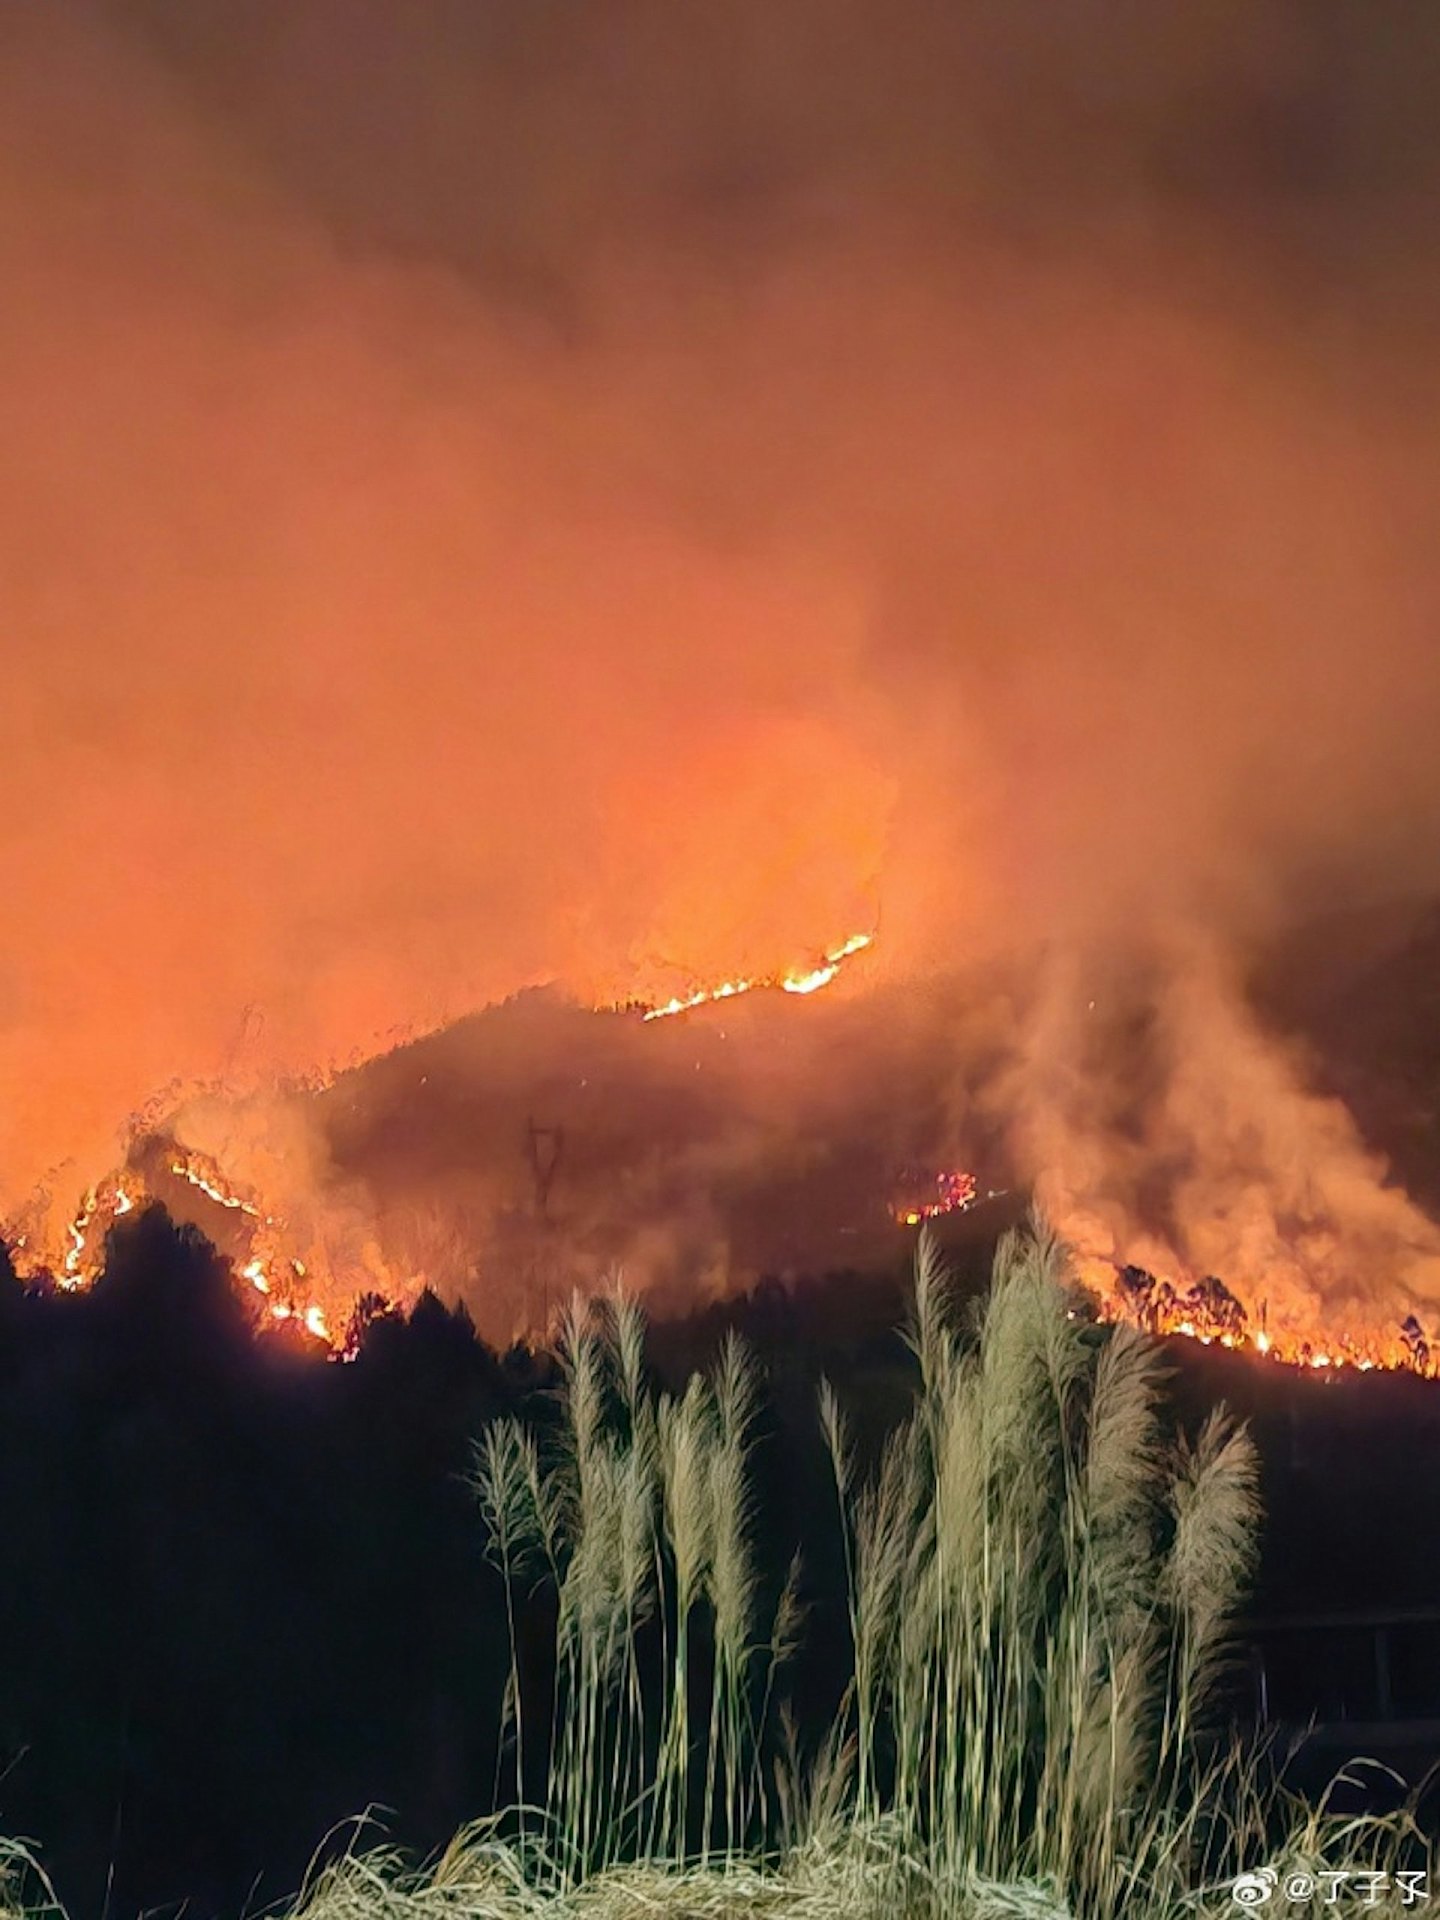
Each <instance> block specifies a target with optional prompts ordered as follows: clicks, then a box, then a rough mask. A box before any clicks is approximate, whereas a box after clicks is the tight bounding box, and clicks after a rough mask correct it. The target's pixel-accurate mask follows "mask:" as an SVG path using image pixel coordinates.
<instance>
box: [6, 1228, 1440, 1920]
mask: <svg viewBox="0 0 1440 1920" xmlns="http://www.w3.org/2000/svg"><path fill="white" fill-rule="evenodd" d="M908 1336H909V1342H910V1346H911V1348H912V1351H913V1355H914V1360H915V1368H916V1375H917V1387H916V1392H915V1396H914V1402H913V1406H912V1407H911V1409H910V1412H909V1414H908V1416H907V1417H906V1418H905V1419H904V1420H903V1421H902V1422H901V1423H900V1424H899V1425H898V1426H897V1427H896V1428H895V1429H894V1430H892V1431H891V1432H889V1433H888V1434H886V1435H885V1436H884V1437H883V1440H882V1441H881V1442H880V1443H879V1444H878V1445H871V1446H868V1447H866V1446H862V1445H861V1444H860V1443H859V1442H858V1441H857V1439H856V1437H855V1435H854V1434H853V1432H852V1427H851V1421H850V1419H849V1418H848V1416H847V1411H846V1409H845V1408H844V1407H843V1406H842V1405H841V1403H840V1400H839V1398H838V1396H837V1395H836V1394H835V1393H833V1392H832V1391H831V1390H830V1389H829V1388H828V1387H822V1389H821V1393H820V1398H819V1406H818V1410H817V1414H818V1421H819V1427H820V1431H821V1432H822V1433H823V1436H824V1441H825V1445H826V1449H827V1451H828V1457H829V1462H830V1468H831V1482H832V1512H831V1514H830V1516H829V1523H830V1525H831V1526H832V1527H833V1528H834V1530H835V1533H836V1537H837V1538H838V1539H839V1541H840V1542H841V1544H842V1548H843V1559H844V1566H845V1574H846V1578H845V1605H846V1612H847V1622H846V1625H847V1627H848V1633H847V1636H846V1649H847V1654H846V1675H845V1680H844V1684H843V1687H842V1688H841V1689H840V1690H839V1692H838V1693H837V1695H836V1697H835V1698H834V1699H833V1700H832V1701H831V1703H830V1706H831V1709H832V1710H831V1711H830V1713H829V1719H828V1727H827V1728H826V1730H825V1731H824V1733H823V1734H822V1735H821V1736H820V1737H818V1738H817V1737H815V1735H814V1734H813V1732H812V1733H811V1734H809V1735H808V1736H807V1735H805V1734H802V1732H801V1728H802V1727H806V1728H813V1727H814V1726H815V1725H816V1721H817V1716H816V1714H815V1712H814V1709H813V1702H810V1703H807V1704H805V1705H804V1706H803V1709H802V1707H801V1706H799V1705H797V1703H796V1702H795V1701H794V1700H792V1697H791V1695H792V1682H793V1681H794V1678H795V1675H796V1671H797V1658H796V1656H797V1654H798V1653H799V1651H800V1650H801V1648H802V1647H803V1646H804V1644H805V1642H806V1640H807V1637H808V1636H809V1635H810V1634H811V1633H812V1631H813V1630H814V1628H815V1621H814V1619H813V1617H812V1616H811V1614H810V1613H809V1611H808V1603H809V1599H810V1589H809V1586H808V1583H807V1575H806V1569H805V1568H804V1567H803V1566H802V1565H801V1564H800V1563H799V1561H798V1560H797V1561H794V1562H791V1564H790V1565H789V1566H788V1568H787V1567H785V1566H783V1565H781V1566H778V1567H777V1566H772V1565H770V1564H768V1562H769V1560H770V1559H772V1558H773V1552H771V1551H770V1550H767V1548H766V1547H765V1546H764V1544H763V1541H764V1538H765V1534H764V1528H763V1524H762V1520H763V1516H761V1515H760V1514H759V1512H758V1511H757V1492H756V1488H757V1474H756V1450H757V1446H758V1445H759V1444H760V1434H761V1431H762V1426H763V1403H762V1391H761V1381H760V1378H759V1373H758V1370H757V1367H756V1364H755V1362H754V1360H753V1359H752V1357H751V1355H750V1353H749V1352H748V1350H747V1349H746V1347H745V1346H744V1345H743V1343H741V1342H740V1341H739V1340H738V1339H736V1338H733V1337H732V1338H730V1339H729V1340H728V1341H727V1342H726V1344H725V1345H724V1347H723V1349H722V1351H721V1354H720V1357H719V1360H718V1363H717V1365H716V1366H715V1368H714V1370H713V1372H712V1373H711V1374H710V1375H709V1376H708V1377H700V1376H696V1377H694V1378H692V1379H691V1380H690V1381H689V1383H688V1386H687V1387H686V1388H685V1390H684V1391H683V1392H677V1393H665V1392H661V1391H659V1390H657V1388H656V1387H655V1385H654V1383H653V1381H652V1378H651V1375H650V1372H649V1370H648V1368H647V1365H646V1357H645V1328H644V1324H643V1320H642V1316H641V1314H640V1311H639V1309H638V1308H637V1307H636V1305H635V1304H634V1303H633V1302H631V1301H628V1300H625V1299H623V1298H619V1297H617V1298H613V1299H610V1300H608V1301H606V1302H604V1303H603V1304H602V1305H600V1306H598V1307H586V1306H584V1305H581V1304H578V1303H577V1304H576V1305H575V1306H574V1307H573V1308H572V1311H571V1313H570V1315H569V1318H568V1320H567V1322H566V1325H565V1327H564V1330H563V1337H562V1340H561V1360H562V1369H563V1376H562V1377H563V1385H562V1389H561V1391H560V1393H559V1395H558V1403H557V1406H556V1409H555V1412H556V1416H557V1417H556V1419H555V1421H554V1422H553V1423H552V1424H551V1425H550V1426H548V1427H547V1426H546V1425H545V1423H543V1422H539V1423H532V1422H529V1421H526V1420H522V1419H519V1418H511V1417H505V1418H499V1419H496V1420H493V1421H491V1422H490V1423H489V1424H488V1426H487V1427H486V1428H485V1431H484V1434H483V1438H482V1439H481V1441H480V1443H479V1445H478V1448H477V1451H476V1455H475V1465H474V1483H475V1489H476V1492H477V1494H478V1496H479V1500H480V1504H481V1508H482V1511H483V1514H484V1519H485V1524H486V1528H487V1539H488V1546H489V1553H490V1556H491V1558H492V1560H493V1562H494V1565H495V1567H496V1569H497V1572H498V1575H499V1578H500V1582H501V1585H502V1587H503V1593H504V1617H505V1619H506V1622H507V1626H508V1669H509V1680H508V1684H507V1686H506V1688H505V1695H504V1720H505V1727H504V1738H503V1740H502V1742H501V1745H500V1750H499V1762H498V1769H499V1777H498V1778H497V1782H496V1795H495V1804H496V1805H500V1806H507V1807H508V1808H509V1811H508V1812H507V1813H505V1814H504V1815H503V1816H501V1817H498V1818H493V1819H490V1820H487V1821H486V1822H485V1823H483V1824H482V1825H478V1826H475V1827H473V1828H471V1829H469V1830H467V1831H466V1832H464V1833H462V1834H461V1835H460V1836H459V1837H458V1838H457V1839H456V1840H455V1841H454V1842H453V1843H452V1845H451V1846H450V1847H449V1849H448V1850H447V1851H446V1852H445V1853H444V1855H443V1856H442V1857H441V1858H440V1859H438V1860H437V1861H434V1862H432V1863H431V1864H429V1865H428V1866H427V1867H425V1868H424V1869H415V1868H413V1867H411V1866H408V1865H407V1864H406V1863H405V1861H404V1860H403V1859H402V1858H401V1857H400V1855H399V1854H398V1853H396V1852H390V1851H387V1850H385V1849H384V1848H380V1849H376V1850H370V1851H366V1850H365V1849H364V1848H363V1847H360V1846H357V1847H355V1848H353V1849H352V1850H351V1851H349V1852H348V1853H346V1854H345V1855H344V1857H343V1858H341V1859H339V1860H333V1859H332V1860H330V1861H329V1862H328V1863H326V1864H321V1865H317V1867H316V1869H315V1871H314V1872H313V1873H312V1875H311V1877H310V1880H309V1882H308V1884H307V1885H306V1887H305V1888H304V1889H303V1891H302V1893H301V1895H300V1896H299V1899H298V1902H297V1903H296V1904H295V1906H294V1909H293V1911H294V1913H295V1914H296V1916H297V1920H298V1916H301V1915H303V1916H305V1920H352V1917H353V1920H369V1916H379V1915H392V1914H393V1915H395V1916H397V1920H398V1917H399V1916H402V1915H403V1916H414V1917H415V1920H419V1917H420V1916H422V1915H427V1914H430V1913H435V1914H437V1915H438V1914H445V1915H455V1916H462V1915H468V1916H477V1917H478V1916H480V1915H493V1916H495V1920H509V1917H510V1916H514V1917H515V1920H520V1916H522V1915H529V1914H535V1915H537V1916H538V1915H541V1914H544V1915H546V1916H551V1917H552V1920H559V1916H564V1915H569V1914H574V1915H576V1916H582V1915H596V1916H610V1915H615V1916H621V1915H632V1914H633V1915H635V1916H636V1917H637V1920H638V1917H639V1916H640V1915H642V1914H655V1913H660V1914H687V1915H694V1916H697V1920H698V1917H699V1916H702V1915H709V1914H714V1915H717V1916H718V1915H730V1914H738V1913H750V1912H757V1913H762V1914H776V1915H779V1914H782V1913H783V1914H784V1915H786V1916H787V1917H788V1916H792V1915H793V1916H795V1917H796V1920H801V1916H806V1915H810V1914H814V1915H815V1916H817V1920H818V1917H819V1916H826V1917H827V1920H828V1916H831V1915H835V1916H839V1915H850V1914H859V1915H867V1914H875V1915H877V1916H878V1915H880V1914H882V1913H883V1914H884V1915H885V1916H886V1920H896V1917H897V1916H916V1917H917V1920H918V1917H921V1916H923V1917H925V1920H928V1917H929V1916H932V1915H933V1916H936V1920H940V1917H941V1916H955V1920H982V1917H984V1916H1001V1915H1006V1916H1020V1915H1032V1916H1042V1915H1045V1916H1056V1915H1062V1914H1063V1915H1073V1916H1075V1920H1092V1917H1093V1920H1099V1917H1100V1916H1108V1915H1112V1914H1114V1915H1126V1916H1134V1920H1161V1917H1162V1916H1164V1917H1166V1920H1168V1917H1169V1916H1175V1915H1179V1914H1182V1913H1205V1912H1216V1913H1219V1912H1229V1911H1233V1910H1234V1907H1233V1901H1232V1895H1231V1887H1232V1884H1233V1879H1234V1876H1235V1875H1236V1874H1237V1873H1238V1872H1241V1871H1244V1870H1253V1869H1256V1868H1258V1867H1261V1866H1265V1865H1268V1864H1272V1863H1273V1864H1275V1865H1277V1866H1279V1867H1280V1868H1282V1870H1284V1871H1287V1872H1296V1871H1301V1872H1309V1873H1310V1874H1311V1875H1312V1877H1313V1880H1314V1894H1313V1899H1311V1900H1309V1901H1305V1902H1302V1901H1298V1900H1294V1899H1288V1898H1287V1899H1285V1900H1283V1901H1282V1902H1281V1904H1283V1905H1284V1907H1285V1910H1286V1911H1287V1912H1291V1913H1303V1912H1305V1911H1307V1910H1309V1909H1313V1911H1315V1912H1317V1913H1318V1912H1319V1911H1321V1910H1322V1908H1327V1907H1333V1905H1334V1904H1335V1903H1334V1901H1333V1900H1332V1901H1328V1902H1327V1899H1326V1894H1327V1891H1329V1890H1330V1888H1332V1887H1333V1883H1329V1887H1327V1883H1325V1882H1323V1881H1322V1880H1321V1879H1320V1878H1319V1877H1318V1876H1319V1873H1320V1871H1321V1870H1322V1869H1324V1868H1326V1867H1330V1868H1333V1869H1336V1870H1338V1871H1344V1870H1346V1869H1348V1870H1351V1871H1353V1872H1358V1871H1360V1870H1371V1871H1376V1872H1382V1873H1386V1874H1389V1875H1391V1876H1393V1875H1394V1874H1395V1873H1396V1872H1398V1871H1399V1870H1400V1869H1401V1868H1402V1866H1405V1867H1411V1868H1423V1867H1424V1866H1425V1865H1426V1864H1427V1862H1426V1860H1425V1857H1424V1854H1423V1852H1422V1851H1421V1843H1420V1837H1419V1835H1418V1833H1416V1831H1415V1830H1414V1828H1413V1825H1412V1823H1410V1822H1409V1821H1408V1819H1407V1818H1406V1817H1404V1816H1396V1817H1393V1818H1390V1819H1387V1820H1383V1821H1382V1820H1364V1821H1361V1820H1348V1821H1347V1820H1342V1819H1341V1818H1339V1817H1338V1816H1335V1815H1332V1814H1330V1813H1329V1812H1327V1811H1326V1810H1325V1809H1324V1808H1323V1807H1322V1808H1320V1809H1318V1810H1317V1809H1310V1808H1305V1807H1302V1806H1300V1805H1299V1804H1298V1803H1296V1802H1294V1801H1292V1800H1290V1799H1289V1798H1288V1797H1287V1796H1286V1794H1285V1793H1284V1792H1283V1790H1282V1789H1280V1788H1279V1787H1278V1786H1277V1785H1276V1784H1275V1781H1274V1777H1273V1776H1274V1769H1273V1768H1272V1767H1271V1766H1270V1765H1269V1764H1268V1761H1267V1756H1265V1755H1264V1754H1263V1753H1257V1752H1252V1751H1249V1750H1247V1749H1246V1748H1245V1747H1243V1746H1242V1745H1239V1744H1237V1743H1235V1742H1234V1741H1233V1740H1232V1739H1231V1738H1230V1737H1229V1736H1228V1735H1227V1736H1224V1737H1222V1736H1221V1735H1220V1733H1219V1731H1218V1729H1219V1728H1220V1727H1221V1726H1222V1725H1223V1713H1222V1712H1221V1708H1222V1706H1223V1690H1224V1684H1225V1679H1226V1659H1227V1632H1228V1629H1229V1626H1230V1624H1231V1621H1232V1619H1233V1616H1234V1613H1235V1609H1236V1607H1237V1604H1238V1602H1239V1601H1240V1599H1241V1598H1242V1596H1243V1594H1244V1591H1245V1586H1246V1582H1247V1580H1248V1578H1249V1576H1250V1573H1251V1570H1252V1567H1253V1564H1254V1559H1255V1544H1256V1534H1257V1527H1258V1517H1259V1516H1258V1500H1257V1463H1256V1459H1255V1454H1254V1450H1253V1447H1252V1445H1251V1442H1250V1440H1249V1438H1248V1436H1247V1435H1246V1434H1245V1433H1244V1431H1243V1430H1241V1429H1239V1428H1238V1427H1236V1426H1235V1425H1234V1424H1233V1423H1232V1422H1231V1421H1230V1420H1229V1419H1228V1418H1227V1416H1226V1415H1225V1414H1224V1413H1223V1412H1215V1413H1213V1414H1211V1415H1210V1416H1209V1417H1208V1419H1206V1420H1205V1422H1204V1423H1203V1424H1202V1425H1201V1427H1200V1429H1199V1430H1198V1431H1197V1432H1195V1433H1193V1434H1191V1435H1189V1436H1186V1435H1180V1434H1172V1433H1171V1432H1169V1431H1168V1429H1167V1424H1166V1418H1165V1411H1164V1399H1163V1385H1164V1383H1163V1379H1162V1376H1161V1371H1160V1365H1159V1360H1158V1356H1157V1351H1156V1349H1155V1348H1154V1347H1153V1346H1152V1345H1151V1344H1150V1343H1148V1342H1146V1341H1145V1340H1144V1339H1143V1338H1141V1337H1140V1336H1138V1335H1136V1334H1134V1333H1132V1332H1130V1331H1129V1330H1126V1329H1107V1328H1097V1327H1095V1326H1094V1325H1092V1324H1091V1323H1090V1321H1089V1319H1088V1317H1087V1316H1086V1315H1085V1314H1084V1313H1083V1312H1082V1311H1079V1310H1078V1307H1077V1302H1076V1301H1075V1299H1074V1297H1073V1296H1072V1293H1071V1291H1070V1287H1069V1273H1068V1265H1067V1259H1066V1255H1065V1252H1064V1249H1063V1248H1062V1247H1060V1246H1059V1245H1057V1244H1056V1243H1055V1242H1054V1240H1053V1239H1052V1238H1051V1237H1050V1236H1049V1235H1048V1233H1047V1232H1046V1231H1045V1229H1044V1227H1043V1225H1042V1224H1040V1223H1038V1222H1036V1223H1034V1224H1033V1225H1032V1227H1031V1228H1030V1230H1028V1231H1027V1232H1025V1233H1022V1234H1017V1235H1012V1236H1010V1237H1009V1238H1007V1239H1006V1241H1005V1242H1003V1243H1002V1245H1001V1247H1000V1250H999V1252H998V1255H997V1258H996V1262H995V1271H994V1276H993V1283H992V1286H991V1290H990V1294H989V1297H988V1300H987V1301H986V1302H985V1303H984V1305H983V1309H981V1310H980V1311H978V1312H971V1313H969V1314H968V1315H964V1316H962V1314H961V1313H960V1312H959V1310H958V1309H957V1307H956V1305H955V1303H954V1302H953V1300H952V1299H951V1297H950V1294H949V1289H948V1287H947V1278H946V1274H945V1272H944V1270H943V1267H942V1263H941V1260H940V1257H939V1253H938V1249H937V1247H936V1245H935V1243H934V1242H933V1240H931V1239H929V1238H928V1237H926V1238H922V1241H921V1244H920V1250H919V1255H918V1259H917V1272H916V1284H915V1292H914V1299H913V1307H912V1312H911V1319H910V1324H909V1328H908ZM821 1519H822V1520H823V1519H824V1516H821ZM3 1864H6V1865H7V1866H8V1868H9V1873H8V1877H7V1878H6V1879H5V1882H4V1885H3V1888H0V1914H3V1913H6V1912H15V1913H18V1912H20V1911H30V1912H33V1911H35V1910H36V1908H37V1907H39V1906H44V1905H45V1904H46V1903H47V1892H46V1889H45V1888H44V1886H43V1883H41V1882H39V1881H38V1880H37V1879H36V1877H35V1875H34V1873H33V1872H32V1871H30V1870H29V1869H28V1868H27V1866H26V1862H25V1859H24V1857H23V1856H22V1855H20V1854H18V1853H17V1854H13V1855H9V1856H6V1861H5V1862H4V1863H3ZM1428 1864H1432V1865H1433V1863H1428ZM1397 1910H1398V1907H1397Z"/></svg>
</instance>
